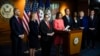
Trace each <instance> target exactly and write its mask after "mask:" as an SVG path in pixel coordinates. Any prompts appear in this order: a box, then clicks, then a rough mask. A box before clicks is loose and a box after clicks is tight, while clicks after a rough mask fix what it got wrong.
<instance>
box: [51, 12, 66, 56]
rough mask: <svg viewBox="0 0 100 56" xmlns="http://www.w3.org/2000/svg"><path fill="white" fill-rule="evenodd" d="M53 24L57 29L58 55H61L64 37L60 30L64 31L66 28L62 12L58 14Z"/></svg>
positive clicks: (55, 39)
mask: <svg viewBox="0 0 100 56" xmlns="http://www.w3.org/2000/svg"><path fill="white" fill-rule="evenodd" d="M53 26H54V30H55V36H54V37H55V38H54V45H55V46H56V52H57V53H56V56H60V47H61V45H62V43H63V37H62V34H60V33H58V32H61V31H64V29H65V27H64V22H63V19H62V14H61V12H58V13H57V14H56V19H55V20H54V22H53Z"/></svg>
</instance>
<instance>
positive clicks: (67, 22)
mask: <svg viewBox="0 0 100 56" xmlns="http://www.w3.org/2000/svg"><path fill="white" fill-rule="evenodd" d="M63 20H64V26H65V27H66V26H70V28H69V29H72V25H73V20H72V18H71V17H70V9H68V8H66V9H65V16H63Z"/></svg>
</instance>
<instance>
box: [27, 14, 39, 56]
mask: <svg viewBox="0 0 100 56" xmlns="http://www.w3.org/2000/svg"><path fill="white" fill-rule="evenodd" d="M29 28H30V32H29V38H28V39H29V48H30V56H35V50H36V49H37V48H39V28H38V22H37V14H36V12H33V13H32V14H31V16H30V22H29Z"/></svg>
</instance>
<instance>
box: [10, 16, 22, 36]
mask: <svg viewBox="0 0 100 56" xmlns="http://www.w3.org/2000/svg"><path fill="white" fill-rule="evenodd" d="M10 28H11V36H16V37H18V35H21V34H24V28H23V25H22V21H21V20H20V23H19V22H18V20H17V19H16V17H15V16H13V17H12V18H11V19H10Z"/></svg>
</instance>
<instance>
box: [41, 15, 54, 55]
mask: <svg viewBox="0 0 100 56" xmlns="http://www.w3.org/2000/svg"><path fill="white" fill-rule="evenodd" d="M39 29H40V34H41V48H42V51H41V54H42V56H50V50H51V46H52V40H53V35H54V32H53V28H52V25H51V23H50V21H49V16H48V14H45V15H44V19H43V20H42V21H41V22H40V25H39Z"/></svg>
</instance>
